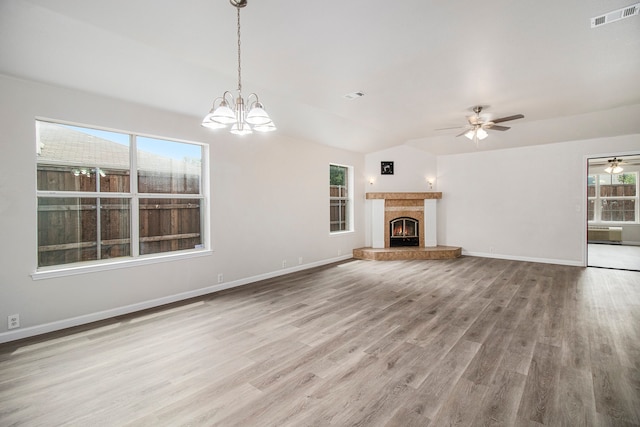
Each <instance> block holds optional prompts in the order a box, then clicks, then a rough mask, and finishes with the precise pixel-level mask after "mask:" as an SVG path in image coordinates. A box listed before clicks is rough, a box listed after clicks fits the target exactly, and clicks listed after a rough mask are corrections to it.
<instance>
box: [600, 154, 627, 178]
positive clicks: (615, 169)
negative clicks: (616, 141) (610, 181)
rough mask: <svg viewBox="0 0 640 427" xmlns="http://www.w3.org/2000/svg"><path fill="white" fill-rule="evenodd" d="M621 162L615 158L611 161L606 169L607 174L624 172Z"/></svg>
mask: <svg viewBox="0 0 640 427" xmlns="http://www.w3.org/2000/svg"><path fill="white" fill-rule="evenodd" d="M621 162H622V160H620V159H618V158H617V157H614V158H613V159H611V160H609V166H607V167H606V168H604V171H605V172H606V173H612V174H613V173H620V172H622V171H623V170H624V169H622V166H620V163H621Z"/></svg>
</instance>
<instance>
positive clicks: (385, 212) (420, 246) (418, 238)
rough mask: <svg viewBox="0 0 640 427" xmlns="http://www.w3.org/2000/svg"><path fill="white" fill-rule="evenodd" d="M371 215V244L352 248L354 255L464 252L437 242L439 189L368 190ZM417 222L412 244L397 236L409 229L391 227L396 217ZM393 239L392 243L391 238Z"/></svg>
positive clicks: (389, 256)
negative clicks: (402, 243) (406, 244)
mask: <svg viewBox="0 0 640 427" xmlns="http://www.w3.org/2000/svg"><path fill="white" fill-rule="evenodd" d="M366 198H367V200H368V201H369V203H368V210H369V214H370V218H371V243H372V245H371V247H369V248H359V249H354V250H353V257H354V258H358V259H369V260H411V259H452V258H457V257H459V256H460V255H462V249H461V248H459V247H453V246H438V243H437V236H436V234H437V228H436V225H437V209H436V202H437V201H438V200H439V199H441V198H442V193H440V192H435V191H433V192H401V193H395V192H394V193H392V192H385V193H367V194H366ZM398 219H400V220H401V221H403V222H411V223H415V224H418V226H417V227H415V228H417V230H416V231H415V234H414V228H413V227H412V228H411V236H415V237H412V239H413V240H412V244H414V245H416V244H417V246H402V245H401V246H400V247H395V246H398V245H396V243H397V242H398V239H400V240H403V241H404V240H408V239H405V238H404V236H405V234H403V233H405V232H406V231H402V230H404V229H403V228H402V227H400V230H401V232H400V233H397V232H396V228H395V227H394V228H393V229H392V228H391V227H390V224H391V223H392V222H393V221H397V220H398ZM393 223H394V224H395V222H393ZM392 239H394V242H393V243H392V242H391V240H392Z"/></svg>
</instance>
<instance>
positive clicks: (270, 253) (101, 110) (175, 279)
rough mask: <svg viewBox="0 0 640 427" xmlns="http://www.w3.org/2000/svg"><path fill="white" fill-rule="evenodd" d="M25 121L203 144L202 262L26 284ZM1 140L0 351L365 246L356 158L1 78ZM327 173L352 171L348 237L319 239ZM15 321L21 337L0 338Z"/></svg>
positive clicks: (31, 138) (324, 234)
mask: <svg viewBox="0 0 640 427" xmlns="http://www.w3.org/2000/svg"><path fill="white" fill-rule="evenodd" d="M206 108H208V106H203V113H204V112H205V110H204V109H206ZM35 117H44V118H50V119H57V120H64V121H72V122H77V123H80V124H86V125H97V126H102V127H108V128H113V129H118V130H124V131H132V132H140V133H144V134H151V135H157V136H162V137H167V138H177V139H183V140H189V141H197V142H204V143H208V144H209V146H210V159H209V160H210V163H211V204H212V209H211V224H212V235H213V249H214V252H213V254H211V255H210V256H204V257H199V258H192V259H188V260H180V261H172V262H165V263H160V264H152V265H143V266H136V267H130V268H123V269H119V270H111V271H102V272H94V273H87V274H81V275H76V276H68V277H63V278H51V279H44V280H36V281H34V280H33V279H32V278H31V276H30V275H31V273H33V272H34V271H35V269H36V262H37V261H36V244H37V240H36V237H37V236H36V198H35V188H36V183H35V178H36V169H35V167H36V166H35V159H36V151H35V135H34V133H35V125H34V119H35ZM0 128H1V129H2V132H0V146H1V148H2V156H0V238H1V241H2V246H1V247H0V342H2V341H7V340H11V339H16V338H20V337H22V336H28V335H32V334H36V333H40V332H44V331H47V330H54V329H58V328H61V327H66V326H70V325H73V324H80V323H83V322H87V321H91V320H97V319H99V318H104V317H109V316H112V315H114V314H119V313H123V312H127V311H131V310H134V309H140V308H144V307H147V306H152V305H154V304H158V303H164V302H169V301H171V300H174V299H180V298H183V297H187V296H195V295H198V294H202V293H206V292H210V291H212V290H215V289H218V288H220V287H219V286H218V285H217V275H218V274H219V273H223V274H224V281H225V283H224V284H223V286H230V285H239V284H243V283H247V282H250V281H252V280H256V279H259V278H264V277H270V276H274V275H278V274H282V273H285V272H287V271H293V270H295V269H301V268H306V267H311V266H314V265H319V264H323V263H327V262H331V261H335V260H338V259H342V258H345V257H350V256H351V251H352V250H353V249H354V248H356V247H361V246H363V244H364V228H363V223H364V214H363V212H364V208H363V205H364V194H363V193H364V191H363V190H364V188H365V185H364V184H365V183H364V178H363V174H362V171H363V170H364V156H363V155H362V154H358V153H353V152H348V151H344V150H340V149H336V148H330V147H326V146H323V145H318V144H314V143H310V142H306V141H300V140H293V139H291V138H287V137H286V136H284V135H281V134H279V133H278V132H274V133H271V134H267V135H264V134H263V135H252V136H249V137H244V138H238V137H235V136H233V135H230V134H228V133H227V132H224V131H222V132H215V131H211V130H208V129H204V128H202V127H201V126H200V118H197V117H186V116H178V115H175V114H171V113H168V112H164V111H159V110H153V109H149V108H147V107H143V106H139V105H134V104H130V103H125V102H121V101H116V100H113V99H108V98H104V97H100V96H94V95H90V94H87V93H82V92H77V91H72V90H67V89H63V88H58V87H52V86H48V85H44V84H38V83H33V82H27V81H23V80H17V79H13V78H9V77H4V76H0ZM332 162H333V163H339V164H344V165H351V166H354V168H355V171H356V174H355V178H356V185H355V230H356V231H355V232H354V233H346V234H341V235H333V236H330V235H329V231H328V230H329V207H328V197H329V190H328V177H329V163H332ZM299 257H302V260H303V263H302V265H301V266H299V262H298V261H299ZM283 260H286V261H287V265H288V266H292V267H293V268H290V269H284V270H283V269H282V261H283ZM14 313H18V314H19V315H20V321H21V324H22V325H21V328H20V329H14V330H11V331H10V332H7V323H6V319H7V315H9V314H14Z"/></svg>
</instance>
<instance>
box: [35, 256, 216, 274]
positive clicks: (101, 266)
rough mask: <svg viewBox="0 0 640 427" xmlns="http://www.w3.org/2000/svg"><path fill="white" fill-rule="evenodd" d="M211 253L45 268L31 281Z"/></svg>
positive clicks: (37, 272)
mask: <svg viewBox="0 0 640 427" xmlns="http://www.w3.org/2000/svg"><path fill="white" fill-rule="evenodd" d="M212 253H213V251H211V250H208V249H204V250H198V251H188V252H179V253H169V254H162V255H153V256H149V257H140V258H136V259H133V258H126V259H122V260H117V261H114V260H112V259H110V260H105V261H102V262H101V261H96V262H87V263H83V264H74V265H73V266H71V265H70V264H69V265H68V266H54V267H45V268H42V269H40V270H38V271H35V272H33V273H31V278H32V279H33V280H43V279H52V278H55V277H66V276H74V275H77V274H86V273H95V272H97V271H108V270H119V269H121V268H128V267H135V266H139V265H148V264H158V263H161V262H168V261H178V260H184V259H189V258H199V257H203V256H209V255H211V254H212Z"/></svg>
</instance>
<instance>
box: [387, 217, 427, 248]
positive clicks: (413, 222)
mask: <svg viewBox="0 0 640 427" xmlns="http://www.w3.org/2000/svg"><path fill="white" fill-rule="evenodd" d="M419 230H420V222H419V221H418V220H417V219H414V218H409V217H400V218H395V219H393V220H391V221H390V222H389V233H390V234H389V246H390V247H392V248H397V247H400V246H420V231H419Z"/></svg>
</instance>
